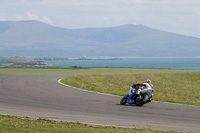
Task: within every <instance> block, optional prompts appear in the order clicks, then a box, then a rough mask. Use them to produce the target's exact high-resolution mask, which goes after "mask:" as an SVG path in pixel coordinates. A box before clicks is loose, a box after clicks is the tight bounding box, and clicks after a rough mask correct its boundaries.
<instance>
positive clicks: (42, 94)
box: [0, 75, 200, 132]
mask: <svg viewBox="0 0 200 133" xmlns="http://www.w3.org/2000/svg"><path fill="white" fill-rule="evenodd" d="M60 78H63V77H62V76H33V75H0V114H4V115H15V116H28V117H33V118H47V119H53V120H62V121H68V122H81V123H89V124H97V125H111V126H122V127H132V128H134V127H137V128H151V129H159V130H175V131H191V132H200V107H196V106H189V105H181V104H170V103H162V102H151V103H149V104H146V105H144V106H143V107H137V106H132V105H131V106H130V105H125V106H122V105H119V101H120V99H121V97H119V96H109V95H103V94H97V93H92V92H86V91H81V90H78V89H74V88H71V87H67V86H63V85H60V84H59V83H57V80H58V79H60ZM127 91H128V90H127Z"/></svg>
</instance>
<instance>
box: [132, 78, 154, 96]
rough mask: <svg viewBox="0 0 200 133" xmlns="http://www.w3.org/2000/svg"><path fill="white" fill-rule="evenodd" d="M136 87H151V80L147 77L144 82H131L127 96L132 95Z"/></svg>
mask: <svg viewBox="0 0 200 133" xmlns="http://www.w3.org/2000/svg"><path fill="white" fill-rule="evenodd" d="M136 87H141V89H153V84H151V80H150V79H147V80H146V81H145V82H144V83H142V84H141V83H138V84H133V85H132V86H131V87H130V90H129V97H130V96H131V98H132V97H133V94H134V92H135V89H136Z"/></svg>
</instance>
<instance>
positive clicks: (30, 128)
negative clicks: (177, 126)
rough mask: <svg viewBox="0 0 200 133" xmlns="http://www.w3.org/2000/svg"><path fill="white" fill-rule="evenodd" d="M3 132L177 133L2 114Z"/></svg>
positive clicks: (0, 125) (0, 117)
mask: <svg viewBox="0 0 200 133" xmlns="http://www.w3.org/2000/svg"><path fill="white" fill-rule="evenodd" d="M0 132H1V133H24V132H26V133H116V132H117V133H132V132H134V133H177V132H172V131H171V132H165V131H156V130H150V129H130V128H117V127H110V126H95V125H88V124H80V123H69V122H58V121H53V120H47V119H31V118H28V117H15V116H3V115H0Z"/></svg>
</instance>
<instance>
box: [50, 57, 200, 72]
mask: <svg viewBox="0 0 200 133" xmlns="http://www.w3.org/2000/svg"><path fill="white" fill-rule="evenodd" d="M47 64H48V65H49V66H64V67H72V66H79V67H128V68H163V69H185V70H200V58H123V59H119V60H105V59H104V60H66V61H47Z"/></svg>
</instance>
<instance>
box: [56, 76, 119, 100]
mask: <svg viewBox="0 0 200 133" xmlns="http://www.w3.org/2000/svg"><path fill="white" fill-rule="evenodd" d="M61 80H62V79H59V80H58V81H57V82H58V83H59V84H61V85H64V86H67V87H70V88H73V89H77V90H81V91H86V92H90V93H96V94H101V95H107V96H113V97H122V96H117V95H112V94H106V93H101V92H95V91H89V90H84V89H81V88H76V87H73V86H70V85H67V84H64V83H62V82H61Z"/></svg>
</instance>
